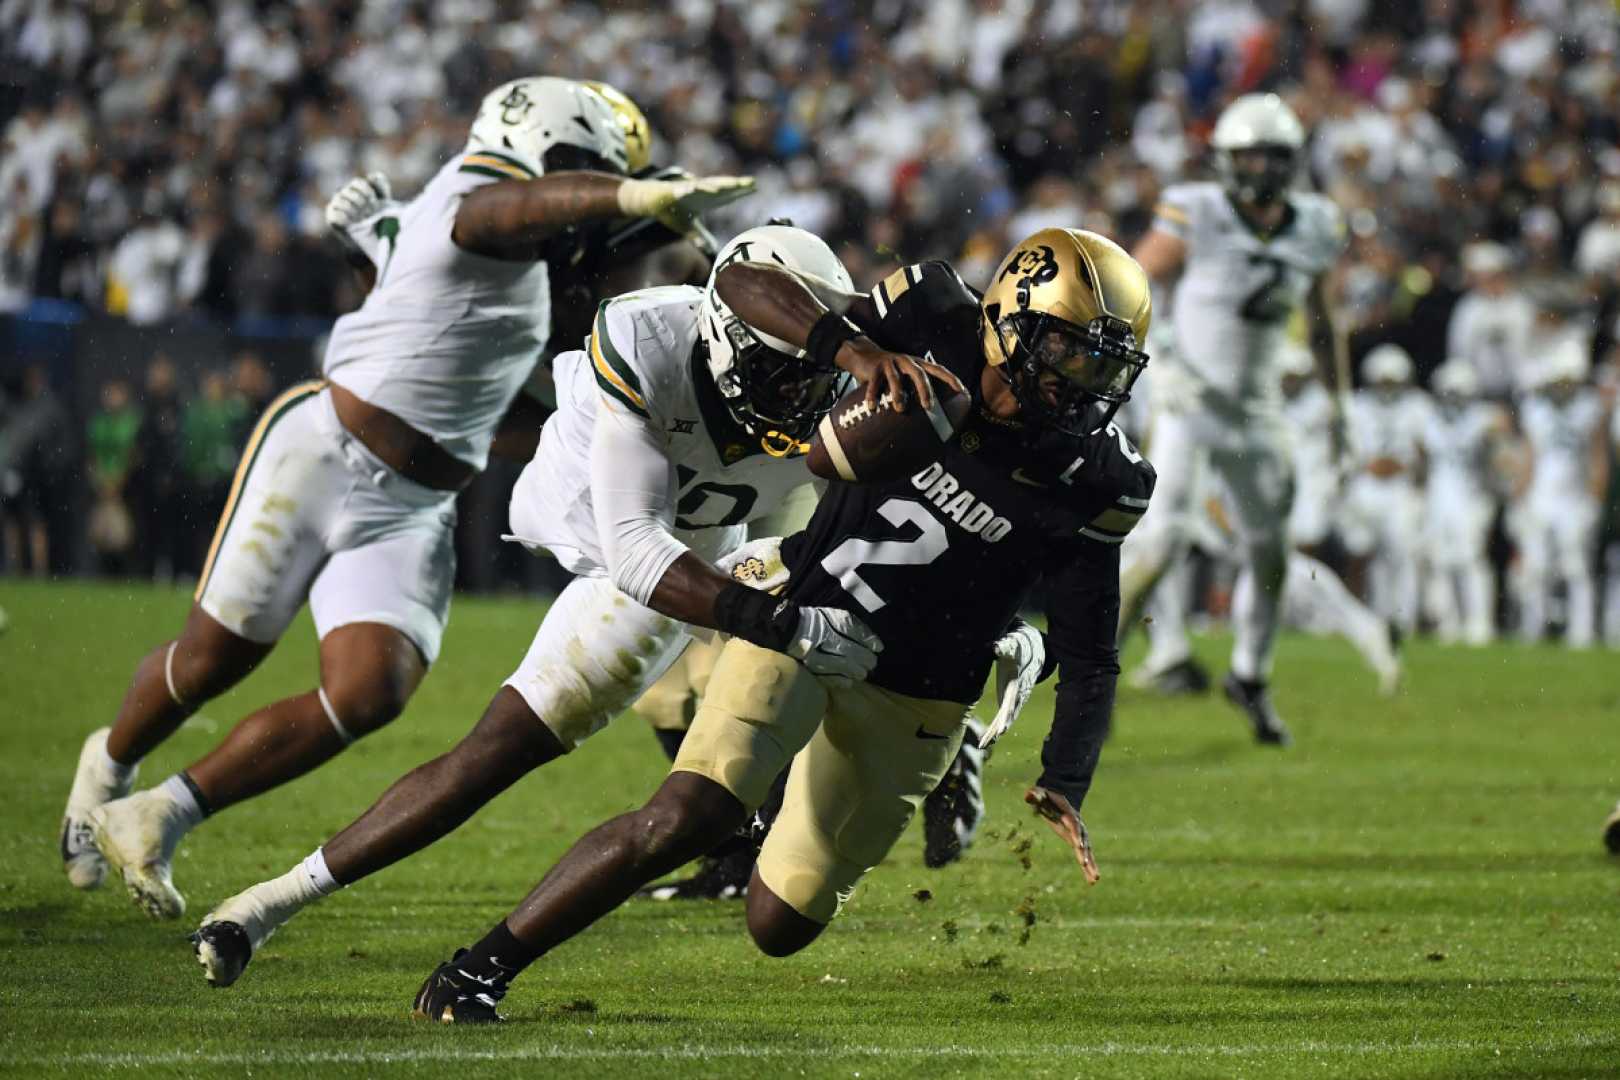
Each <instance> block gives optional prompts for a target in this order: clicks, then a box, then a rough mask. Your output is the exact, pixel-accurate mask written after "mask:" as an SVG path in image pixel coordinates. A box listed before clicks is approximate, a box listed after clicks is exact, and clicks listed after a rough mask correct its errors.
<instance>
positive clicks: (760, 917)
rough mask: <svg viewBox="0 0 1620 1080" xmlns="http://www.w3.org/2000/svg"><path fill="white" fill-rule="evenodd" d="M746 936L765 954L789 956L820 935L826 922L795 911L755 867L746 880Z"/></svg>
mask: <svg viewBox="0 0 1620 1080" xmlns="http://www.w3.org/2000/svg"><path fill="white" fill-rule="evenodd" d="M747 903H748V936H749V937H751V938H753V939H754V945H755V946H756V947H758V949H759V951H760V952H762V953H764V954H765V955H766V956H772V957H778V958H780V957H784V956H792V955H793V954H794V953H796V952H798V951H800V950H801V949H803V948H805V947H806V946H807V945H809V944H810V943H811V942H812V941H815V940H816V938H818V937H820V936H821V932H822V931H823V930H825V929H826V928H827V927H826V924H825V923H819V922H816V921H815V920H814V919H810V918H807V917H805V916H804V915H801V914H799V913H798V912H797V911H795V910H794V909H793V908H792V907H791V906H790V905H789V904H788V903H787V902H786V901H785V900H783V899H782V898H781V897H779V896H777V895H776V894H775V893H774V892H772V891H771V890H770V887H769V886H767V885H766V884H765V883H764V882H763V881H761V880H760V876H759V871H758V870H755V872H754V877H753V880H751V881H750V882H749V883H748V901H747Z"/></svg>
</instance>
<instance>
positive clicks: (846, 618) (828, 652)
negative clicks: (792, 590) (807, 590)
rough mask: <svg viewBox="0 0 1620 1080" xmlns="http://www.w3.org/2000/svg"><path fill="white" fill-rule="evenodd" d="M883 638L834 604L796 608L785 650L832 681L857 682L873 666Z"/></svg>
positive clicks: (811, 671) (868, 672)
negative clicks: (794, 627) (794, 623)
mask: <svg viewBox="0 0 1620 1080" xmlns="http://www.w3.org/2000/svg"><path fill="white" fill-rule="evenodd" d="M882 651H883V642H882V641H880V640H878V636H877V635H876V634H874V633H872V631H871V630H870V629H869V628H868V627H867V625H866V624H865V623H863V622H861V620H859V619H857V618H856V617H855V616H853V615H851V614H850V613H849V612H847V611H841V610H839V609H838V608H824V607H807V608H800V609H799V626H798V629H797V630H796V631H795V632H794V634H793V640H792V641H791V642H789V644H788V648H787V654H788V655H789V656H791V657H793V659H795V660H798V661H800V662H802V663H803V664H804V666H805V667H807V668H809V669H810V673H811V674H812V675H821V676H825V677H826V678H828V679H830V680H832V681H834V682H839V681H842V682H858V681H859V680H861V679H864V678H866V676H867V675H869V674H871V672H872V669H873V668H874V667H876V666H877V654H878V653H880V652H882Z"/></svg>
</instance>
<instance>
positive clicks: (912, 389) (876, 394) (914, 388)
mask: <svg viewBox="0 0 1620 1080" xmlns="http://www.w3.org/2000/svg"><path fill="white" fill-rule="evenodd" d="M849 345H850V348H849V349H848V350H846V351H843V352H840V353H839V362H838V363H839V366H840V367H842V368H843V369H844V370H845V371H847V372H849V373H850V374H851V375H853V376H855V381H856V382H858V383H860V384H861V385H862V386H863V387H865V388H866V404H867V405H868V406H870V407H871V408H873V409H876V408H877V407H878V405H879V403H880V402H881V401H882V399H883V398H884V397H885V396H886V397H887V399H888V402H889V407H890V408H891V409H893V410H894V411H895V412H904V411H905V408H906V405H907V403H908V402H909V401H910V400H911V399H912V398H915V399H916V400H917V401H919V402H921V403H922V407H923V408H925V409H926V408H929V407H930V406H932V405H933V404H934V389H933V387H931V386H930V385H929V384H928V377H929V376H930V375H932V376H933V377H934V378H936V379H939V380H940V381H942V382H946V383H949V384H950V385H952V386H954V387H956V388H957V389H958V390H961V391H963V392H964V393H965V392H966V391H965V389H964V388H963V386H962V380H961V379H958V378H957V377H956V375H955V374H954V373H953V372H951V371H948V370H946V369H945V368H943V367H941V366H940V365H938V364H936V363H934V362H933V361H932V360H922V359H919V358H918V357H915V356H907V355H906V354H904V353H892V352H889V351H888V350H887V349H880V348H878V347H877V346H876V345H874V344H872V343H871V342H869V341H867V340H866V339H864V338H857V339H855V340H854V341H851V342H850V343H849Z"/></svg>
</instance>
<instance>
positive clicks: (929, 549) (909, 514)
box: [821, 499, 951, 611]
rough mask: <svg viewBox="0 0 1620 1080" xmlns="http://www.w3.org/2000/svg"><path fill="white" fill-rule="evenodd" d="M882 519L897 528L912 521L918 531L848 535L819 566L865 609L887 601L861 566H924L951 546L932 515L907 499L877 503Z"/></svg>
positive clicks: (874, 609)
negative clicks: (894, 536) (902, 536)
mask: <svg viewBox="0 0 1620 1080" xmlns="http://www.w3.org/2000/svg"><path fill="white" fill-rule="evenodd" d="M878 513H879V514H881V515H883V520H885V521H887V522H888V523H889V524H890V525H893V526H895V527H896V528H898V527H900V526H902V525H907V524H910V525H914V526H916V527H917V532H918V535H917V536H916V537H915V538H913V539H911V540H864V539H862V538H860V537H851V538H850V539H848V540H845V541H844V542H843V543H842V544H839V545H838V546H837V547H835V548H833V549H832V551H830V552H828V554H827V557H826V558H824V559H822V560H821V568H822V569H823V570H825V571H826V572H827V573H828V574H830V575H832V576H833V577H835V578H837V579H838V584H840V585H842V586H843V587H844V591H845V592H847V593H849V595H851V596H853V597H854V598H855V599H856V600H857V601H859V602H860V605H861V606H862V607H863V608H865V609H866V610H867V611H878V610H881V609H882V608H883V607H884V606H885V605H887V604H888V601H887V600H885V599H883V597H881V596H879V595H878V594H877V592H876V591H875V590H874V589H873V588H872V586H870V585H868V584H867V583H866V579H865V578H863V577H861V575H860V568H861V567H862V566H868V565H872V566H927V565H928V564H929V563H931V562H933V561H934V560H935V559H937V558H939V557H940V556H941V555H943V554H945V549H946V548H948V547H950V544H951V541H950V537H949V536H947V535H946V533H945V526H943V525H941V524H940V523H939V522H938V521H937V520H935V518H934V516H933V515H932V514H930V513H929V512H928V511H927V510H925V509H923V507H922V505H921V504H920V503H916V502H913V501H912V500H910V499H888V500H886V501H885V502H884V503H883V505H882V506H880V507H878Z"/></svg>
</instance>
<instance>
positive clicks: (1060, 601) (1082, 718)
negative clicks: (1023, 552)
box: [1040, 542, 1119, 810]
mask: <svg viewBox="0 0 1620 1080" xmlns="http://www.w3.org/2000/svg"><path fill="white" fill-rule="evenodd" d="M1066 554H1067V557H1066V558H1065V559H1064V560H1063V561H1062V562H1060V563H1059V564H1058V565H1057V566H1055V567H1054V568H1053V570H1052V571H1050V572H1049V573H1048V574H1047V577H1046V596H1047V601H1046V620H1047V632H1046V647H1047V656H1048V663H1052V662H1054V661H1055V663H1056V665H1057V672H1058V681H1057V705H1056V707H1055V708H1054V709H1053V712H1052V730H1051V731H1050V733H1048V735H1047V736H1046V742H1045V743H1044V744H1043V745H1042V746H1041V778H1040V785H1041V786H1042V787H1044V788H1047V789H1049V790H1051V791H1056V792H1059V793H1061V794H1062V795H1063V797H1064V798H1066V799H1068V800H1069V803H1070V805H1072V806H1073V807H1074V808H1075V809H1076V810H1078V809H1079V808H1080V804H1081V802H1082V801H1084V799H1085V797H1086V792H1088V791H1089V790H1090V789H1091V777H1092V774H1093V773H1094V772H1095V771H1096V769H1097V759H1098V757H1099V755H1101V753H1102V745H1103V741H1104V740H1105V739H1106V738H1107V737H1108V728H1109V724H1110V722H1111V721H1112V718H1113V713H1114V684H1115V682H1116V681H1117V680H1118V678H1119V649H1118V647H1117V646H1116V644H1115V637H1116V635H1117V632H1118V623H1119V548H1118V547H1117V546H1114V545H1107V544H1095V543H1094V544H1082V543H1078V542H1076V543H1073V544H1071V545H1068V546H1067V553H1066Z"/></svg>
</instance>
